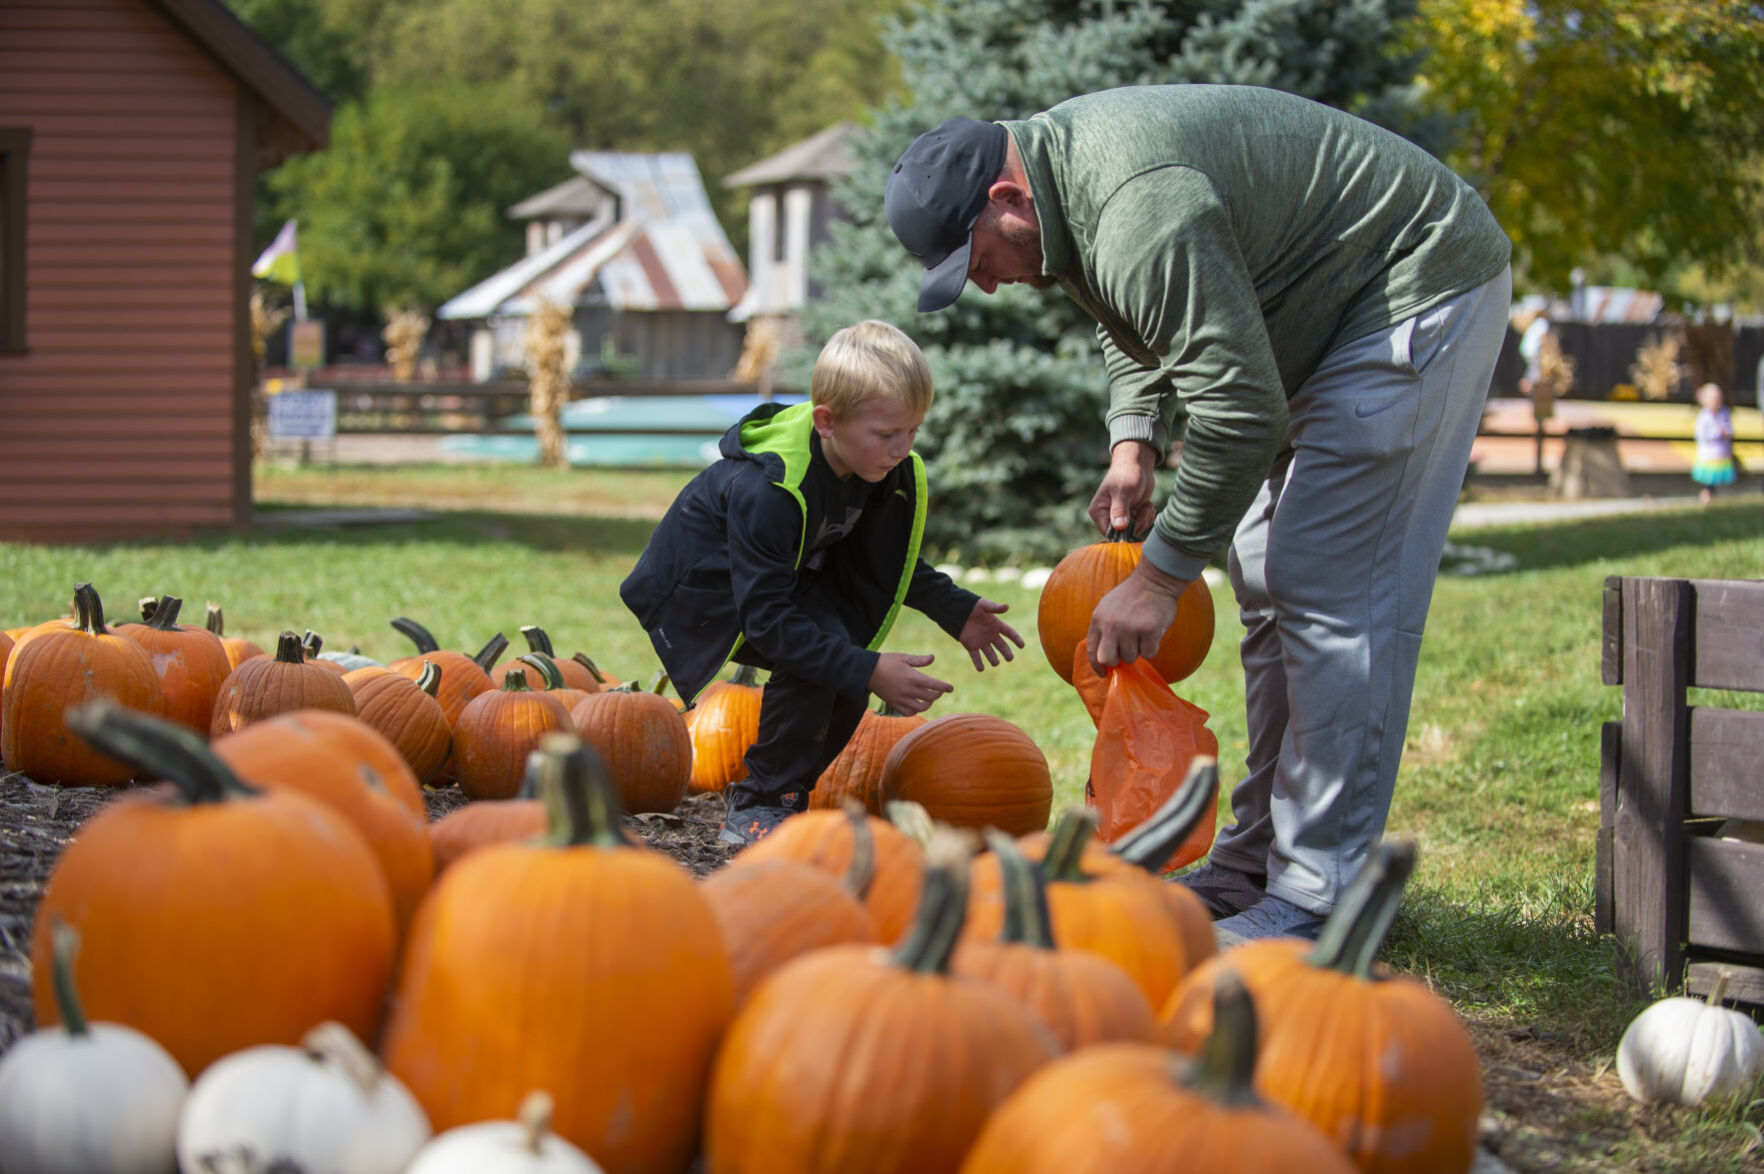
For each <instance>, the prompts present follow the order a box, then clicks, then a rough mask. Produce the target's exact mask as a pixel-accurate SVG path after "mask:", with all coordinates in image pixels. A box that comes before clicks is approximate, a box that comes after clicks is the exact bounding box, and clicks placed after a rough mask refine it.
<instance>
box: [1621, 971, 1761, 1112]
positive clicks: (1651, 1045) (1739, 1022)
mask: <svg viewBox="0 0 1764 1174" xmlns="http://www.w3.org/2000/svg"><path fill="white" fill-rule="evenodd" d="M1727 979H1728V975H1727V972H1726V971H1722V972H1721V974H1720V975H1719V976H1718V977H1717V978H1716V980H1715V985H1714V986H1713V987H1712V988H1710V991H1709V998H1708V1000H1707V1001H1704V1000H1702V999H1693V998H1689V997H1686V996H1683V995H1680V996H1676V997H1674V998H1670V999H1661V1000H1660V1001H1659V1002H1657V1003H1655V1004H1654V1005H1653V1006H1651V1007H1649V1008H1648V1009H1647V1010H1645V1011H1643V1012H1642V1013H1641V1014H1640V1015H1637V1016H1636V1017H1635V1020H1634V1022H1632V1023H1631V1024H1630V1025H1629V1027H1628V1029H1627V1030H1625V1031H1624V1033H1623V1040H1622V1042H1620V1043H1619V1044H1618V1045H1617V1075H1618V1076H1619V1077H1621V1078H1622V1080H1623V1087H1624V1088H1625V1089H1626V1090H1628V1092H1629V1095H1630V1096H1632V1097H1634V1098H1635V1099H1636V1100H1638V1101H1642V1102H1651V1101H1670V1102H1672V1103H1673V1104H1676V1105H1700V1104H1702V1103H1703V1101H1705V1100H1707V1099H1708V1098H1710V1097H1716V1096H1722V1095H1724V1094H1726V1093H1730V1092H1732V1091H1734V1090H1735V1089H1738V1088H1743V1087H1745V1086H1746V1085H1747V1084H1749V1083H1750V1082H1751V1081H1752V1080H1754V1079H1756V1078H1757V1076H1758V1074H1759V1073H1761V1072H1764V1036H1761V1035H1760V1034H1759V1032H1758V1025H1757V1024H1756V1023H1753V1022H1752V1021H1751V1019H1750V1018H1748V1017H1747V1016H1745V1015H1743V1014H1741V1013H1740V1012H1738V1011H1732V1010H1729V1009H1728V1008H1726V1007H1723V1006H1722V1005H1721V996H1722V995H1723V994H1724V993H1726V990H1727Z"/></svg>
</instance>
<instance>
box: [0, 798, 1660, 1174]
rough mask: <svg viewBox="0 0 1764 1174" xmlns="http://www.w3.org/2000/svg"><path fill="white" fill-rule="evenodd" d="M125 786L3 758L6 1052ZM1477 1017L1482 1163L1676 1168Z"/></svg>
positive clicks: (1562, 1054) (684, 815)
mask: <svg viewBox="0 0 1764 1174" xmlns="http://www.w3.org/2000/svg"><path fill="white" fill-rule="evenodd" d="M119 793H120V792H119V791H115V790H106V789H96V788H69V789H64V788H59V787H48V786H42V785H39V784H37V783H34V782H32V781H31V780H29V779H28V778H26V777H25V776H24V775H21V774H18V773H16V772H7V771H5V769H4V768H3V767H0V1052H3V1051H5V1049H6V1048H7V1047H9V1046H10V1045H11V1044H12V1042H13V1041H14V1040H15V1039H17V1038H18V1037H19V1036H21V1035H23V1034H25V1033H27V1032H29V1031H30V1030H31V1029H32V1027H33V1026H34V1016H33V1013H32V1010H31V986H30V957H29V951H30V940H31V925H32V917H33V915H34V913H35V910H36V905H37V901H38V899H39V897H40V896H41V895H42V892H43V887H44V885H45V884H46V883H47V881H48V878H49V874H50V871H51V869H52V868H53V867H54V864H55V861H56V859H57V858H58V857H59V855H60V853H61V851H62V849H63V848H64V847H65V846H66V845H67V843H68V841H69V840H70V839H71V838H72V836H73V835H74V834H75V832H77V830H78V829H79V826H80V825H81V824H82V823H83V822H85V820H87V819H88V818H90V817H91V816H92V815H93V814H94V813H95V812H97V811H98V810H99V808H101V807H102V806H103V805H104V804H105V803H107V802H109V801H111V800H112V799H113V798H114V797H115V796H116V795H117V794H119ZM462 802H464V799H463V796H461V795H460V794H459V792H458V791H456V790H451V789H448V790H435V791H430V792H428V803H429V817H430V818H431V819H436V818H439V817H440V816H442V815H444V814H446V813H447V812H448V811H451V810H452V809H454V808H455V807H458V806H459V805H460V804H461V803H462ZM721 819H722V802H721V800H720V798H719V797H717V796H711V795H705V796H695V797H693V798H689V799H688V800H686V802H684V803H683V804H681V806H680V807H679V808H678V809H676V810H675V811H673V812H670V813H667V814H645V815H638V816H627V817H626V820H627V825H628V826H629V827H630V828H631V830H632V831H633V832H634V833H635V834H637V835H638V836H640V837H642V838H643V839H644V840H645V841H647V842H648V843H649V844H651V845H653V846H654V847H656V848H658V849H660V850H662V851H664V852H666V853H667V854H668V855H670V856H672V857H674V858H675V859H677V860H679V861H680V863H681V864H682V865H684V866H685V867H686V868H688V869H689V870H691V871H692V872H693V873H694V874H695V875H698V876H703V875H705V874H707V873H710V872H712V871H714V870H716V869H717V868H719V867H721V866H722V865H723V864H724V863H725V862H726V861H727V860H728V859H729V856H730V855H731V853H732V851H733V850H732V849H731V848H730V847H729V846H727V845H725V844H723V843H721V842H720V841H718V839H717V829H718V827H719V825H720V823H721ZM1470 1029H1471V1033H1472V1035H1473V1036H1474V1038H1475V1040H1476V1044H1477V1049H1478V1052H1479V1053H1480V1055H1481V1056H1482V1060H1483V1084H1484V1091H1485V1095H1486V1098H1487V1110H1486V1113H1485V1116H1484V1120H1483V1143H1484V1147H1485V1152H1484V1153H1483V1154H1482V1155H1481V1156H1480V1160H1479V1163H1478V1166H1477V1174H1482V1172H1483V1171H1490V1172H1499V1171H1504V1170H1508V1169H1511V1170H1517V1171H1523V1172H1527V1174H1529V1172H1531V1171H1581V1170H1606V1169H1633V1170H1662V1171H1663V1170H1667V1169H1673V1168H1676V1167H1670V1166H1657V1165H1651V1164H1643V1165H1635V1164H1633V1163H1620V1164H1619V1163H1614V1162H1609V1161H1607V1160H1605V1156H1606V1155H1609V1154H1612V1153H1614V1152H1615V1151H1617V1150H1618V1149H1619V1148H1620V1147H1622V1146H1623V1145H1624V1143H1625V1142H1627V1141H1634V1140H1637V1139H1638V1138H1642V1137H1645V1136H1646V1135H1647V1134H1648V1133H1650V1132H1652V1131H1653V1130H1655V1129H1664V1128H1671V1122H1670V1120H1668V1119H1659V1118H1651V1117H1647V1116H1641V1115H1638V1114H1637V1113H1636V1112H1635V1111H1634V1107H1633V1106H1631V1105H1630V1104H1629V1103H1628V1102H1627V1100H1626V1099H1625V1097H1624V1094H1623V1091H1622V1088H1621V1086H1620V1085H1619V1084H1618V1081H1617V1079H1616V1077H1615V1075H1614V1074H1613V1073H1611V1072H1608V1071H1604V1070H1598V1071H1594V1070H1590V1069H1589V1068H1587V1066H1586V1065H1585V1064H1583V1063H1581V1062H1580V1061H1578V1060H1577V1059H1576V1058H1575V1057H1574V1056H1573V1055H1572V1054H1571V1052H1570V1051H1569V1049H1568V1048H1567V1047H1566V1046H1565V1042H1564V1041H1561V1040H1558V1039H1556V1038H1555V1037H1553V1036H1552V1035H1551V1033H1550V1032H1549V1031H1547V1030H1543V1029H1541V1028H1539V1027H1536V1026H1531V1025H1517V1024H1512V1023H1500V1022H1476V1021H1472V1022H1471V1023H1470Z"/></svg>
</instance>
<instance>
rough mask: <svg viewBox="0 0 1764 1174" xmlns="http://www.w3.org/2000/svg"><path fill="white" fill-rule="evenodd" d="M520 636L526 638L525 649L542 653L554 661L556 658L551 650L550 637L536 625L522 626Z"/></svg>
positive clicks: (555, 654)
mask: <svg viewBox="0 0 1764 1174" xmlns="http://www.w3.org/2000/svg"><path fill="white" fill-rule="evenodd" d="M521 635H523V636H525V637H526V638H527V647H528V648H529V649H531V650H532V651H534V652H542V653H544V654H545V655H546V656H549V657H551V658H552V659H554V660H555V659H556V658H557V653H556V652H553V651H552V648H551V637H550V636H548V635H547V634H546V632H545V629H544V628H541V627H540V626H539V625H538V624H522V625H521Z"/></svg>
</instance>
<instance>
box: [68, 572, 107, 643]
mask: <svg viewBox="0 0 1764 1174" xmlns="http://www.w3.org/2000/svg"><path fill="white" fill-rule="evenodd" d="M74 611H75V613H76V617H77V618H76V619H75V621H74V627H76V628H78V629H79V630H80V631H82V632H86V633H88V634H90V635H93V636H104V635H107V634H108V633H109V632H110V629H109V628H106V627H105V626H104V602H103V600H101V599H99V598H98V592H97V591H96V590H94V589H93V587H92V585H91V584H90V583H75V584H74Z"/></svg>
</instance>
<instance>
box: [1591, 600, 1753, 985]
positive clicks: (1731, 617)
mask: <svg viewBox="0 0 1764 1174" xmlns="http://www.w3.org/2000/svg"><path fill="white" fill-rule="evenodd" d="M1601 660H1602V665H1601V676H1602V679H1603V681H1604V683H1605V684H1607V685H1621V686H1622V687H1623V720H1621V721H1617V722H1607V723H1605V726H1604V728H1603V730H1602V731H1601V733H1602V738H1601V742H1602V746H1601V750H1602V753H1601V763H1600V772H1599V792H1600V795H1599V810H1600V821H1599V822H1600V827H1599V835H1598V844H1597V866H1596V870H1595V907H1594V920H1595V924H1596V925H1597V927H1598V928H1599V930H1600V931H1601V932H1615V933H1616V934H1617V935H1618V937H1619V938H1620V939H1621V940H1622V941H1623V942H1624V944H1625V946H1626V947H1627V954H1628V960H1629V963H1630V965H1629V968H1628V969H1629V977H1630V978H1631V980H1632V983H1633V985H1634V986H1636V987H1637V988H1638V990H1640V991H1643V992H1646V991H1650V990H1653V989H1655V988H1659V987H1664V988H1665V989H1667V990H1679V989H1681V987H1688V988H1689V989H1690V990H1691V991H1692V992H1693V993H1698V994H1702V993H1706V992H1707V991H1708V989H1709V986H1710V984H1711V982H1712V981H1713V979H1714V977H1715V975H1716V973H1717V972H1718V971H1720V970H1723V969H1726V970H1729V971H1731V972H1732V982H1731V985H1730V987H1729V992H1730V994H1731V995H1732V996H1733V997H1734V998H1736V999H1740V1000H1743V1001H1745V1002H1748V1003H1754V1004H1764V843H1758V842H1755V841H1752V840H1748V839H1747V838H1745V837H1744V836H1743V835H1732V834H1724V833H1731V832H1732V831H1733V830H1735V829H1732V828H1731V825H1729V823H1728V821H1730V820H1739V821H1759V820H1764V712H1759V711H1756V710H1751V709H1728V708H1721V707H1716V706H1705V705H1696V704H1692V703H1691V702H1692V698H1691V697H1690V695H1689V692H1688V691H1689V690H1691V689H1693V688H1695V689H1721V690H1730V691H1736V692H1747V693H1760V692H1764V580H1754V579H1747V580H1710V579H1663V578H1622V577H1618V576H1612V577H1611V578H1608V579H1606V580H1605V592H1604V639H1603V656H1602V658H1601Z"/></svg>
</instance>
